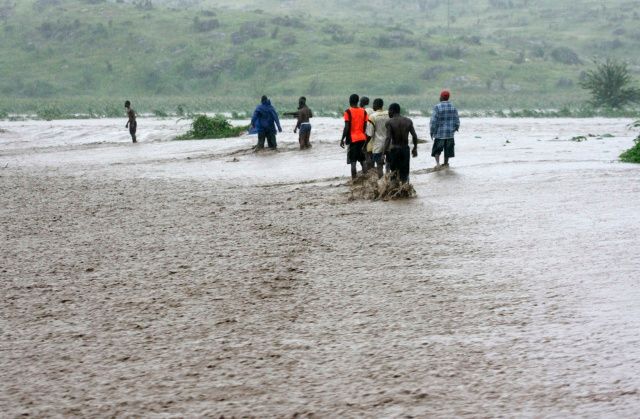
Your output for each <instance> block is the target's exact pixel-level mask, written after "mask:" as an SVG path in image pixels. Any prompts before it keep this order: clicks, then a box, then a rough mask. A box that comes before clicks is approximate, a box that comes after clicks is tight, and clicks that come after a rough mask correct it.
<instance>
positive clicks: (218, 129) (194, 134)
mask: <svg viewBox="0 0 640 419" xmlns="http://www.w3.org/2000/svg"><path fill="white" fill-rule="evenodd" d="M248 129H249V127H248V126H241V127H234V126H233V125H231V124H230V123H229V121H227V120H226V119H225V118H224V117H223V116H220V115H216V116H214V117H210V116H207V115H195V116H194V120H193V122H192V123H191V129H190V130H189V131H187V133H186V134H184V135H181V136H179V137H177V138H176V139H177V140H203V139H217V138H230V137H238V136H240V135H241V134H242V133H243V132H245V131H247V130H248Z"/></svg>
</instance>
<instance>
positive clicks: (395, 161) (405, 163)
mask: <svg viewBox="0 0 640 419" xmlns="http://www.w3.org/2000/svg"><path fill="white" fill-rule="evenodd" d="M410 159H411V150H410V149H409V146H406V147H399V148H392V149H391V150H389V169H390V170H391V172H392V173H393V172H398V175H399V177H400V181H401V182H406V181H407V180H408V179H409V167H410V164H411V160H410Z"/></svg>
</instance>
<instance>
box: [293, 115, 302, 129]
mask: <svg viewBox="0 0 640 419" xmlns="http://www.w3.org/2000/svg"><path fill="white" fill-rule="evenodd" d="M301 120H302V118H301V115H300V114H298V120H297V121H296V126H295V128H294V129H293V133H294V134H295V133H296V132H298V130H299V129H300V125H302V124H301V122H300V121H301Z"/></svg>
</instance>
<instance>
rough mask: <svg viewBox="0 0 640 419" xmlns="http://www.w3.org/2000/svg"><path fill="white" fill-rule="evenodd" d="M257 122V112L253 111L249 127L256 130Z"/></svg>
mask: <svg viewBox="0 0 640 419" xmlns="http://www.w3.org/2000/svg"><path fill="white" fill-rule="evenodd" d="M257 121H258V110H257V109H256V110H255V111H253V116H252V117H251V126H252V127H253V128H256V122H257Z"/></svg>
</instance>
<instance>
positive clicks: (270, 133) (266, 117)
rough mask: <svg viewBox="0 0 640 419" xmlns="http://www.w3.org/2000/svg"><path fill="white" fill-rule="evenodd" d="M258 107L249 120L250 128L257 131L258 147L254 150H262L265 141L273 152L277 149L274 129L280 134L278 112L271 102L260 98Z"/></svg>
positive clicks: (264, 97)
mask: <svg viewBox="0 0 640 419" xmlns="http://www.w3.org/2000/svg"><path fill="white" fill-rule="evenodd" d="M260 102H261V103H260V105H258V107H256V110H255V111H253V117H252V118H251V127H252V128H254V129H256V131H258V145H256V150H261V149H263V148H264V140H265V139H266V140H267V144H268V146H269V148H270V149H272V150H275V149H276V148H277V147H278V144H277V143H276V128H277V129H278V132H282V127H281V126H280V119H279V118H278V112H276V109H275V108H274V107H273V106H272V105H271V101H270V100H269V99H268V98H267V97H266V96H262V99H261V100H260Z"/></svg>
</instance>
